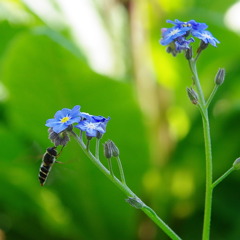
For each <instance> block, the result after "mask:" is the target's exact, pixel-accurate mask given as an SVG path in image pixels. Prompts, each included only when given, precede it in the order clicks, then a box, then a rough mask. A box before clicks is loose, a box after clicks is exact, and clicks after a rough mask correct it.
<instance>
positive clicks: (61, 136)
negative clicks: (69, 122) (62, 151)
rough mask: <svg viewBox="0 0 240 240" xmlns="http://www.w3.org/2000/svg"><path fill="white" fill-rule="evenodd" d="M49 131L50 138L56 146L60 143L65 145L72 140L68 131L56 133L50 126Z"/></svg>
mask: <svg viewBox="0 0 240 240" xmlns="http://www.w3.org/2000/svg"><path fill="white" fill-rule="evenodd" d="M48 132H49V135H48V138H49V139H50V140H51V141H52V143H53V144H54V146H56V147H57V146H59V145H62V146H65V145H66V144H67V143H68V142H69V141H70V138H69V136H68V133H67V131H62V132H60V133H56V132H54V131H53V129H52V128H49V129H48Z"/></svg>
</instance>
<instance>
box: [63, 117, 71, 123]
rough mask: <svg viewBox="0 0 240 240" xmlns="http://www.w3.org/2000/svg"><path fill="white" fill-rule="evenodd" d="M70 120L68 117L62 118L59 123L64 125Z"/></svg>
mask: <svg viewBox="0 0 240 240" xmlns="http://www.w3.org/2000/svg"><path fill="white" fill-rule="evenodd" d="M69 119H70V117H64V118H62V119H61V123H65V122H67V121H68V120H69Z"/></svg>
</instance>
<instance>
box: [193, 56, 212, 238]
mask: <svg viewBox="0 0 240 240" xmlns="http://www.w3.org/2000/svg"><path fill="white" fill-rule="evenodd" d="M196 60H197V58H196V59H195V60H189V66H190V69H191V71H192V74H193V79H194V84H195V86H196V91H197V93H198V96H199V105H200V106H199V107H200V112H201V115H202V122H203V133H204V142H205V155H206V193H205V208H204V222H203V235H202V239H203V240H208V239H209V237H210V224H211V210H212V147H211V135H210V124H209V118H208V108H207V106H206V104H205V99H204V95H203V91H202V87H201V84H200V80H199V77H198V73H197V67H196Z"/></svg>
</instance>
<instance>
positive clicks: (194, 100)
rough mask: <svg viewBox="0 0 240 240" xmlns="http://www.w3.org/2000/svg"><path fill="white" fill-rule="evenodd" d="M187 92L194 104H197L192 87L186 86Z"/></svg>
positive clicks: (195, 94)
mask: <svg viewBox="0 0 240 240" xmlns="http://www.w3.org/2000/svg"><path fill="white" fill-rule="evenodd" d="M187 94H188V97H189V99H190V101H191V102H192V103H193V104H194V105H196V104H198V95H197V93H196V92H195V91H194V90H193V89H192V88H187Z"/></svg>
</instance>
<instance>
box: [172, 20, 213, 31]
mask: <svg viewBox="0 0 240 240" xmlns="http://www.w3.org/2000/svg"><path fill="white" fill-rule="evenodd" d="M167 23H171V24H173V25H175V26H176V27H178V28H183V27H189V28H190V29H192V30H199V31H201V30H205V29H206V28H207V27H208V26H207V24H206V23H198V22H196V21H195V20H190V21H188V22H181V21H179V20H178V19H175V21H171V20H167Z"/></svg>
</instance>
